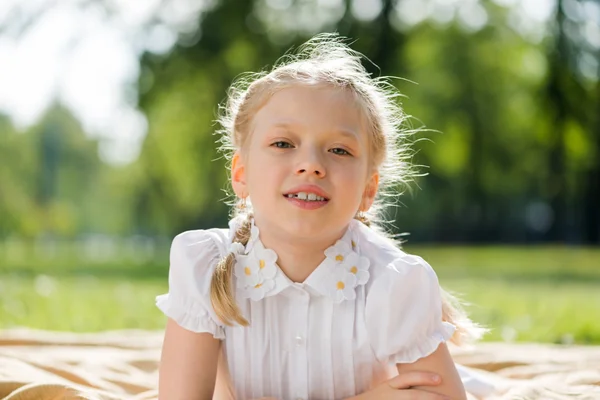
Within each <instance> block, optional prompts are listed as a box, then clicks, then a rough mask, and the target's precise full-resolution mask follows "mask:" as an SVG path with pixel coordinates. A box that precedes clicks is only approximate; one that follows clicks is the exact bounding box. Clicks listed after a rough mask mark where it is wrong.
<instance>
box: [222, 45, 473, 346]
mask: <svg viewBox="0 0 600 400" xmlns="http://www.w3.org/2000/svg"><path fill="white" fill-rule="evenodd" d="M362 58H363V56H362V55H361V54H360V53H358V52H356V51H354V50H352V49H351V48H350V47H349V46H348V45H347V44H345V43H344V41H343V39H342V38H340V37H339V36H337V35H336V34H321V35H317V36H315V37H314V38H312V39H311V40H309V41H308V42H306V43H305V44H304V45H302V46H300V47H299V48H298V50H297V51H296V52H295V53H293V54H292V53H289V54H286V55H284V56H283V57H282V58H281V59H280V60H279V61H277V62H276V64H275V65H274V66H273V68H272V69H271V71H269V72H262V73H250V74H245V75H242V76H241V77H239V78H238V79H237V80H236V81H235V82H234V83H233V84H232V86H231V88H230V89H229V92H228V101H227V103H226V104H225V105H224V106H222V107H221V108H220V111H221V115H220V117H219V119H218V122H219V123H220V125H221V129H220V130H219V131H217V133H218V134H220V135H221V138H220V142H221V151H223V152H224V154H225V155H226V157H228V158H229V159H230V158H231V156H232V154H233V153H234V152H235V151H236V150H242V149H244V147H245V145H246V141H247V140H248V137H249V136H250V134H249V132H250V123H251V122H252V117H253V115H254V114H255V113H256V112H257V111H258V110H259V109H260V108H261V107H263V106H264V105H265V103H266V102H267V101H268V100H269V98H270V97H271V96H272V95H273V94H274V93H276V92H277V91H280V90H282V89H284V88H287V87H290V86H293V85H305V86H317V85H329V86H331V87H336V88H341V89H344V90H348V91H349V93H351V94H352V96H353V98H354V100H355V101H356V102H357V104H358V105H359V106H360V107H361V108H362V111H363V113H364V117H365V122H366V124H365V125H366V128H367V130H368V133H369V135H370V143H371V149H370V154H371V162H372V166H373V168H374V169H376V170H377V171H378V172H379V190H378V193H377V197H376V198H375V201H374V204H373V206H372V207H371V208H370V209H369V211H368V212H365V213H364V214H363V213H358V214H357V217H356V218H357V219H359V220H360V221H361V222H363V223H364V224H365V225H367V226H370V227H371V228H372V229H375V230H377V231H380V232H381V233H383V229H381V228H380V226H381V222H385V221H384V219H383V218H382V215H381V214H382V211H383V206H385V205H388V204H389V201H386V199H388V198H389V197H390V196H389V195H390V194H392V193H393V195H394V196H397V195H398V192H403V191H404V190H405V189H407V188H408V186H407V184H408V183H409V182H411V181H412V180H413V179H414V177H415V176H416V175H417V173H416V171H415V170H414V168H413V166H412V164H411V163H410V162H409V160H410V158H411V157H412V155H413V152H412V150H411V141H410V140H409V139H410V136H411V135H412V134H413V133H415V131H416V130H413V129H410V128H408V127H407V123H406V122H407V120H408V118H409V116H407V115H406V114H405V113H404V112H403V110H402V109H401V107H400V105H399V104H398V101H397V98H398V97H399V96H401V95H400V93H399V92H398V91H397V90H396V89H395V87H394V86H393V85H392V84H391V83H390V82H389V80H388V79H387V78H372V77H371V76H370V74H369V73H368V72H367V71H366V69H365V68H364V66H363V65H362V63H361V60H362ZM392 191H393V192H392ZM236 213H237V214H238V215H237V216H240V215H239V214H240V212H239V211H236ZM243 214H245V218H244V219H243V222H242V223H241V224H240V226H239V227H238V229H237V230H236V232H235V236H234V238H233V241H234V242H238V243H241V244H242V245H244V246H245V245H246V244H247V243H248V240H249V238H250V227H251V219H252V214H251V213H250V212H243ZM376 222H379V224H378V223H376ZM234 264H235V255H234V254H233V253H231V254H229V255H227V256H226V257H225V258H223V259H222V260H221V261H220V262H219V264H218V265H217V268H216V270H215V273H214V275H213V278H212V282H211V302H212V305H213V308H214V310H215V313H216V314H217V316H218V317H219V318H220V319H221V320H222V321H223V323H225V324H227V325H232V323H233V322H236V323H238V324H240V325H243V326H247V325H248V321H247V320H246V319H245V318H244V317H243V316H242V314H241V312H240V309H239V307H238V305H237V304H236V302H235V299H234V296H233V290H232V289H231V285H232V271H233V267H234ZM442 294H443V296H442V297H443V305H442V314H443V320H444V321H447V322H450V323H452V324H454V325H455V326H456V327H457V330H456V332H455V334H454V336H453V338H452V341H453V342H454V343H457V344H460V343H461V342H463V341H464V340H465V339H476V338H478V337H479V336H481V334H482V333H483V330H482V329H481V328H479V327H478V326H476V325H475V324H473V323H472V322H471V321H470V320H469V318H468V317H467V316H466V314H465V313H464V311H463V310H462V309H461V307H460V304H459V303H458V301H457V300H456V299H455V298H454V297H453V296H451V295H450V294H448V293H447V292H445V291H443V290H442Z"/></svg>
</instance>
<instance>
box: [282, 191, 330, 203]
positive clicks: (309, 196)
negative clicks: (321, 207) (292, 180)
mask: <svg viewBox="0 0 600 400" xmlns="http://www.w3.org/2000/svg"><path fill="white" fill-rule="evenodd" d="M286 196H287V197H288V198H296V199H300V200H304V201H325V198H324V197H321V196H317V195H316V194H314V193H306V192H298V193H296V194H292V193H290V194H288V195H286Z"/></svg>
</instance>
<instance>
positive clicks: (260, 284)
mask: <svg viewBox="0 0 600 400" xmlns="http://www.w3.org/2000/svg"><path fill="white" fill-rule="evenodd" d="M261 286H262V283H259V284H258V285H256V286H254V287H255V288H256V289H258V288H259V287H261Z"/></svg>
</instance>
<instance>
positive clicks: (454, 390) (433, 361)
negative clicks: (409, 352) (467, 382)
mask: <svg viewBox="0 0 600 400" xmlns="http://www.w3.org/2000/svg"><path fill="white" fill-rule="evenodd" d="M396 367H397V368H398V374H403V373H406V372H410V371H429V372H433V373H435V374H438V375H439V376H440V377H441V378H442V383H441V384H440V385H438V386H435V387H432V386H413V388H414V389H418V390H424V391H430V392H434V393H439V394H444V395H446V396H449V397H450V398H451V399H456V400H459V399H460V400H462V399H466V398H467V397H466V396H467V395H466V393H465V389H464V387H463V384H462V381H461V380H460V376H459V375H458V371H457V370H456V366H455V365H454V361H453V360H452V357H451V356H450V352H449V351H448V347H447V346H446V344H445V343H441V344H440V345H439V346H438V348H437V350H435V351H434V352H433V353H431V354H430V355H428V356H427V357H423V358H421V359H419V360H417V361H415V362H413V363H410V364H396Z"/></svg>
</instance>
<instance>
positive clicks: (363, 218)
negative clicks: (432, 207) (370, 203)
mask: <svg viewBox="0 0 600 400" xmlns="http://www.w3.org/2000/svg"><path fill="white" fill-rule="evenodd" d="M354 219H355V220H357V221H360V222H362V223H363V224H365V225H366V226H368V227H369V228H370V227H371V220H370V219H369V217H367V215H366V214H365V213H364V212H362V211H361V212H358V213H357V214H356V215H355V216H354Z"/></svg>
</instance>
